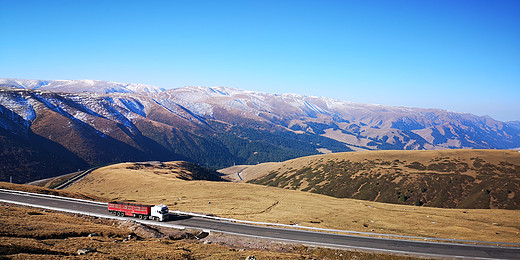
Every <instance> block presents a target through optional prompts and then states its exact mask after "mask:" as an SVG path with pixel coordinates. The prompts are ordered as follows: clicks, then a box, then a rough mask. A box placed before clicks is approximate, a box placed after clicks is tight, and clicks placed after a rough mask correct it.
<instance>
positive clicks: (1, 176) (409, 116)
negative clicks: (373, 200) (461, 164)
mask: <svg viewBox="0 0 520 260" xmlns="http://www.w3.org/2000/svg"><path fill="white" fill-rule="evenodd" d="M512 147H520V128H519V127H518V124H516V123H514V122H513V123H504V122H499V121H496V120H493V119H492V118H489V117H480V116H475V115H471V114H463V113H456V112H449V111H445V110H435V109H421V108H406V107H385V106H380V105H366V104H355V103H351V102H345V101H338V100H334V99H329V98H318V97H308V96H301V95H295V94H283V95H278V94H266V93H259V92H252V91H244V90H238V89H231V88H224V87H214V88H207V87H186V88H178V89H170V90H163V89H160V88H156V87H153V86H146V85H140V84H125V83H114V82H106V81H93V80H78V81H70V80H67V81H65V80H56V81H43V80H18V79H0V160H1V161H2V165H1V166H0V180H9V176H14V177H13V180H14V181H15V182H25V181H29V180H33V179H37V178H43V177H48V176H55V175H59V174H63V173H67V172H71V171H74V170H77V169H78V168H85V167H88V166H91V165H98V164H104V163H112V162H122V161H145V160H164V161H169V160H187V161H192V162H196V163H199V164H201V165H205V166H210V167H213V168H221V167H225V166H229V165H233V164H256V163H259V162H266V161H281V160H287V159H291V158H296V157H300V156H306V155H312V154H317V153H329V152H345V151H352V150H374V149H397V150H402V149H406V150H412V149H414V150H423V149H445V148H485V149H487V148H491V149H493V148H512Z"/></svg>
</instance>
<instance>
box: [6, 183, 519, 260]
mask: <svg viewBox="0 0 520 260" xmlns="http://www.w3.org/2000/svg"><path fill="white" fill-rule="evenodd" d="M0 201H2V202H9V203H15V204H22V205H28V206H34V207H40V208H47V209H54V210H59V211H66V212H72V213H82V214H88V215H93V216H98V217H104V218H117V219H121V217H115V216H113V215H111V214H109V213H108V211H107V206H106V203H100V202H88V201H83V200H76V199H70V198H64V197H48V196H42V195H40V194H34V193H20V192H13V191H7V190H0ZM132 220H135V221H138V222H143V223H148V224H154V225H161V226H170V227H175V228H179V227H187V228H197V229H202V230H206V231H217V232H223V233H229V234H236V235H242V236H251V237H260V238H266V239H272V240H282V241H289V242H295V243H301V244H306V245H316V246H324V247H332V248H340V249H360V250H369V251H378V252H389V253H399V254H410V255H419V256H429V257H440V258H469V259H520V248H518V247H496V246H483V245H463V244H447V243H435V242H421V241H406V240H394V239H383V238H369V237H359V236H349V235H338V234H330V233H321V232H313V231H302V230H291V229H282V228H273V227H264V226H254V225H246V224H240V223H234V222H228V221H219V220H213V219H206V218H199V217H175V216H173V217H172V218H171V220H170V221H167V222H154V221H150V220H139V219H132Z"/></svg>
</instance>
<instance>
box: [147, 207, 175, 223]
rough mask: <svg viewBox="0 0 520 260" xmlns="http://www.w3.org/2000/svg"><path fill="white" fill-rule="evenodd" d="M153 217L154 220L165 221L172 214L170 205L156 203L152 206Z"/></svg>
mask: <svg viewBox="0 0 520 260" xmlns="http://www.w3.org/2000/svg"><path fill="white" fill-rule="evenodd" d="M151 211H152V212H151V214H150V215H151V217H152V219H154V220H159V221H165V220H167V219H168V216H169V215H170V213H169V210H168V207H167V206H166V205H162V204H161V205H156V206H153V207H152V208H151Z"/></svg>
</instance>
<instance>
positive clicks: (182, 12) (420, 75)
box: [0, 0, 520, 121]
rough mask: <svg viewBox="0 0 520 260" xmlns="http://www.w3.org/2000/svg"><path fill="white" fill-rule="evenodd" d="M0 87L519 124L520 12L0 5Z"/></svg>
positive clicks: (415, 4)
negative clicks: (236, 98)
mask: <svg viewBox="0 0 520 260" xmlns="http://www.w3.org/2000/svg"><path fill="white" fill-rule="evenodd" d="M0 13H1V15H0V33H1V35H2V40H1V41H0V77H2V78H25V79H96V80H109V81H118V82H132V83H143V84H150V85H156V86H160V87H164V88H174V87H183V86H227V87H234V88H240V89H247V90H255V91H262V92H269V93H297V94H305V95H313V96H325V97H332V98H336V99H340V100H348V101H353V102H361V103H375V104H383V105H394V106H413V107H425V108H442V109H448V110H453V111H458V112H469V113H473V114H477V115H490V116H491V117H493V118H495V119H498V120H502V121H509V120H520V113H519V112H520V102H519V99H520V1H502V0H497V1H479V0H471V1H462V0H461V1H426V0H424V1H417V0H413V1H398V0H396V1H371V0H367V1H347V0H345V1H268V0H265V1H245V0H241V1H196V0H193V1H188V0H186V1H80V0H78V1H53V0H45V1H24V0H0Z"/></svg>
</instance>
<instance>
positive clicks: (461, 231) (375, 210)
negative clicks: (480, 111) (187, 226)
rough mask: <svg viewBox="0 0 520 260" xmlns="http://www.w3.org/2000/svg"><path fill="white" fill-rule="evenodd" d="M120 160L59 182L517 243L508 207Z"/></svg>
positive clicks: (340, 224)
mask: <svg viewBox="0 0 520 260" xmlns="http://www.w3.org/2000/svg"><path fill="white" fill-rule="evenodd" d="M311 159H312V158H311ZM128 166H131V164H129V163H126V164H117V165H112V166H108V167H104V168H101V169H98V170H96V171H94V172H92V173H91V174H90V175H88V176H87V177H85V178H84V179H83V180H82V181H81V182H79V183H76V184H74V185H72V186H70V187H69V188H68V189H67V190H69V191H74V192H80V193H86V194H92V195H95V196H103V197H107V198H109V199H113V200H134V201H137V202H143V203H152V204H159V203H163V204H166V205H168V206H169V207H170V209H171V210H180V211H190V212H199V213H205V214H214V215H217V216H222V217H231V218H237V219H243V220H253V221H266V222H274V223H285V224H298V225H304V226H315V227H322V228H334V229H342V230H356V231H372V232H379V233H388V234H400V235H414V236H426V237H430V236H431V237H439V238H456V239H471V240H484V241H501V242H514V243H520V233H519V232H520V222H519V221H518V220H519V219H520V211H515V210H485V209H469V210H468V209H464V210H461V209H439V208H426V207H413V206H403V205H393V204H384V203H376V202H366V201H361V200H353V199H338V198H333V197H328V196H324V195H318V194H312V193H307V192H301V191H294V190H286V189H280V188H274V187H266V186H260V185H253V184H247V183H230V182H227V183H226V182H208V181H183V180H179V179H177V178H176V177H175V174H164V173H162V174H159V173H156V172H154V170H147V169H142V170H132V169H128Z"/></svg>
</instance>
